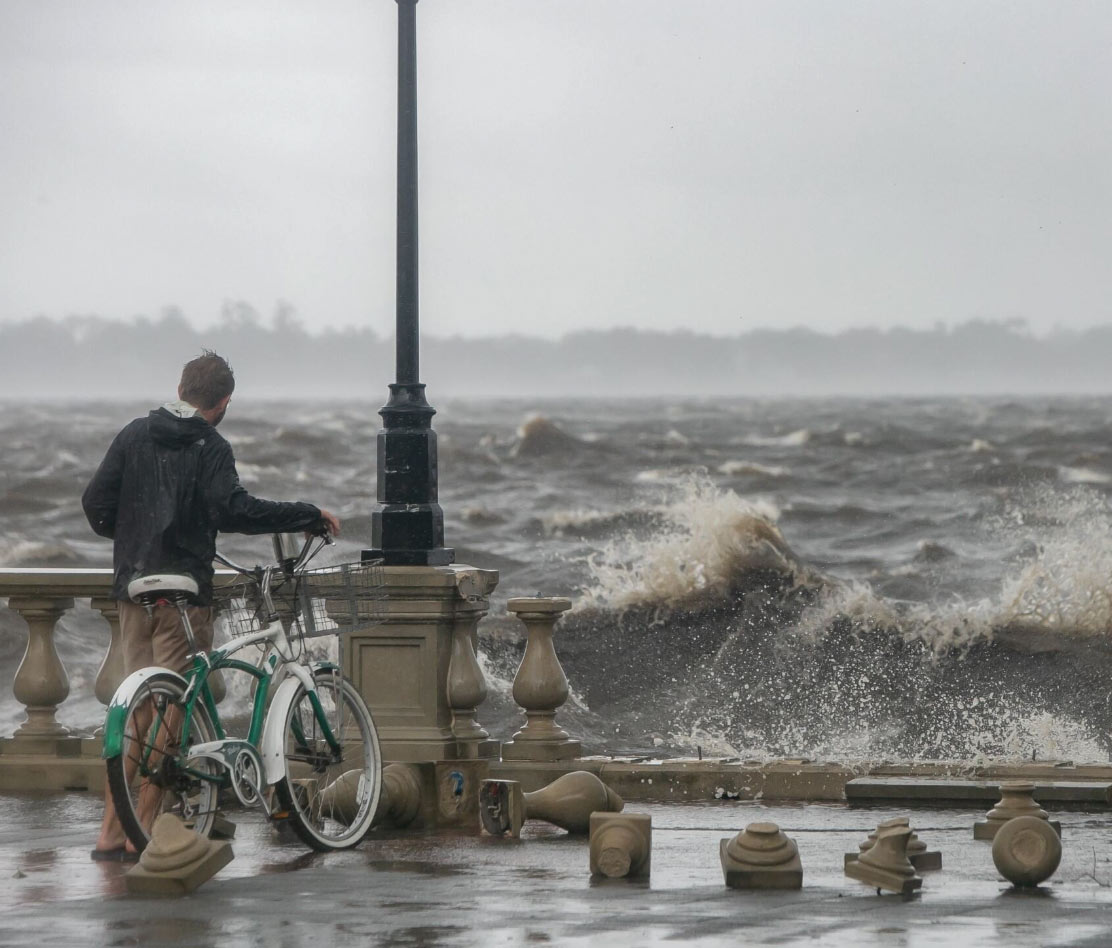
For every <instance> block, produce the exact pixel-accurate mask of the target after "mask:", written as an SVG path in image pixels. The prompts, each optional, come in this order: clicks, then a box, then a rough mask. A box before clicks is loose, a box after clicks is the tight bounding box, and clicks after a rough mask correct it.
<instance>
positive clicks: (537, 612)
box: [502, 597, 581, 760]
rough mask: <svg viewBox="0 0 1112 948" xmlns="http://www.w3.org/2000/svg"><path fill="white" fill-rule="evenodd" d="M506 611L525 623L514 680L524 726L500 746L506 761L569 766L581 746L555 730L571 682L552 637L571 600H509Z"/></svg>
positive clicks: (578, 753)
mask: <svg viewBox="0 0 1112 948" xmlns="http://www.w3.org/2000/svg"><path fill="white" fill-rule="evenodd" d="M506 608H507V609H508V610H509V611H510V612H512V613H514V614H516V615H517V617H518V618H519V619H520V620H521V621H522V622H524V623H525V630H526V635H527V637H528V638H527V641H526V644H525V655H524V656H523V657H522V659H521V665H520V666H519V667H518V669H517V675H516V676H514V687H513V696H514V701H516V702H517V704H518V705H519V706H520V707H521V708H523V709H524V711H525V726H524V727H523V728H521V730H519V731H518V732H517V733H516V734H514V736H513V740H512V741H510V742H509V743H506V744H503V745H502V757H503V759H505V760H567V759H569V758H574V757H578V756H579V755H580V753H581V747H580V744H579V742H578V741H573V740H571V739H570V738H569V737H568V733H567V731H565V730H564V729H563V728H561V727H559V726H558V725H557V724H556V710H557V709H558V708H559V707H560V706H561V705H562V704H563V703H564V702H565V701H567V700H568V679H567V676H566V675H565V674H564V669H563V668H562V667H561V666H560V660H559V659H558V658H557V657H556V648H555V646H554V645H553V642H552V635H553V632H554V630H555V626H556V622H557V620H558V619H559V618H560V614H561V613H562V612H565V611H567V610H568V609H570V608H571V600H570V599H564V598H560V597H554V598H538V599H511V600H510V601H509V602H508V603H507V604H506Z"/></svg>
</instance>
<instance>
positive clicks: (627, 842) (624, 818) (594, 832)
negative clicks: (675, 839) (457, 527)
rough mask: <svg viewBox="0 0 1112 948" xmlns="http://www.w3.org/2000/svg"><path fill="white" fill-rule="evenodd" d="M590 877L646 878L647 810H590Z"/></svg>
mask: <svg viewBox="0 0 1112 948" xmlns="http://www.w3.org/2000/svg"><path fill="white" fill-rule="evenodd" d="M590 830H591V841H590V844H589V849H590V868H591V875H592V876H605V877H606V878H608V879H647V878H648V877H649V873H650V872H651V869H652V848H653V821H652V817H651V816H649V815H648V814H647V813H592V814H591V824H590Z"/></svg>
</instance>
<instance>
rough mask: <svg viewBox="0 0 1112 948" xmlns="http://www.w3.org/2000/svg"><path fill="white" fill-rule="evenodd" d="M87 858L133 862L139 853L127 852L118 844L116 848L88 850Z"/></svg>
mask: <svg viewBox="0 0 1112 948" xmlns="http://www.w3.org/2000/svg"><path fill="white" fill-rule="evenodd" d="M89 858H90V859H92V860H93V862H135V861H136V860H137V859H138V858H139V854H138V853H132V852H128V851H127V849H125V848H124V847H123V846H120V847H119V848H118V849H93V850H90V852H89Z"/></svg>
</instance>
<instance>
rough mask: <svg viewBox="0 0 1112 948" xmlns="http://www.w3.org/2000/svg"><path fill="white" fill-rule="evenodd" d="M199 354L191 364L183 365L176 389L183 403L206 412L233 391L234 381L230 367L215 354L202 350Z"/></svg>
mask: <svg viewBox="0 0 1112 948" xmlns="http://www.w3.org/2000/svg"><path fill="white" fill-rule="evenodd" d="M201 353H202V354H201V355H199V356H197V358H196V359H194V360H193V361H192V362H187V363H185V368H183V369H182V370H181V384H180V385H179V386H178V389H179V397H180V398H181V399H182V400H183V401H187V402H189V404H190V405H192V406H193V407H194V408H199V409H201V411H208V410H209V409H210V408H215V407H216V406H217V405H218V404H219V403H220V400H221V399H223V398H224V397H226V396H228V395H231V394H232V392H234V391H235V387H236V380H235V376H234V375H233V374H232V367H231V366H230V365H228V363H227V362H225V361H224V359H222V358H221V357H220V356H218V355H217V354H216V353H215V352H211V351H209V350H208V349H202V350H201Z"/></svg>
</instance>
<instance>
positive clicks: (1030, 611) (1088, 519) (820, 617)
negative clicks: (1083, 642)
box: [796, 488, 1112, 652]
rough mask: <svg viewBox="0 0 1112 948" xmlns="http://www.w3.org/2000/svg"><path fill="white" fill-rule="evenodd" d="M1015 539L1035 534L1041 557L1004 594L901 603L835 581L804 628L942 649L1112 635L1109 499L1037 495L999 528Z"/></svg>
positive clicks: (1077, 493)
mask: <svg viewBox="0 0 1112 948" xmlns="http://www.w3.org/2000/svg"><path fill="white" fill-rule="evenodd" d="M993 528H994V529H995V530H996V531H999V532H1001V533H1004V534H1006V535H1007V536H1008V537H1009V538H1011V539H1012V540H1013V541H1015V540H1018V539H1019V538H1021V537H1025V536H1027V535H1028V533H1031V534H1033V536H1032V537H1031V539H1032V540H1033V541H1034V542H1035V551H1036V552H1035V557H1034V559H1033V560H1032V561H1031V562H1029V563H1027V564H1025V565H1022V566H1021V567H1019V568H1018V570H1017V571H1016V572H1014V573H1012V574H1011V575H1009V576H1007V577H1006V578H1005V580H1004V581H1003V583H1002V585H1001V587H1000V589H999V590H998V591H997V592H996V593H995V594H992V595H986V596H985V597H983V598H980V599H976V600H972V601H971V600H966V599H962V598H960V597H956V596H955V597H954V598H953V599H952V600H951V601H950V602H949V603H947V604H945V605H941V606H940V605H937V604H930V605H928V604H914V605H907V604H900V605H897V604H896V603H893V602H891V601H890V600H887V599H885V598H884V597H882V596H879V595H878V594H877V593H875V592H874V591H873V589H872V588H871V587H870V586H868V585H867V584H864V583H859V582H836V581H834V582H830V583H828V584H827V585H825V586H824V587H823V588H822V589H821V590H820V591H819V595H818V598H817V601H816V603H815V605H813V606H812V607H810V608H809V609H808V610H806V612H805V613H804V614H803V617H802V619H801V621H800V623H799V625H798V627H797V629H796V632H797V633H798V634H801V635H803V636H805V637H819V636H821V635H822V634H823V633H824V631H825V630H826V629H828V628H829V626H830V624H831V623H832V622H833V621H834V620H835V619H836V618H839V617H844V618H847V619H849V620H850V621H851V622H853V623H854V624H855V625H856V626H857V627H859V628H861V629H871V630H878V629H893V630H898V631H899V632H900V633H902V634H903V635H904V636H905V637H908V638H919V639H922V640H923V641H925V642H927V643H929V644H930V645H931V647H932V648H934V649H935V650H937V651H939V652H942V651H947V650H950V649H954V648H957V649H961V648H965V647H968V646H969V645H971V644H972V643H974V642H976V641H978V640H981V639H986V638H991V637H992V636H993V634H994V633H995V631H997V630H1000V629H1005V628H1013V629H1025V630H1028V631H1037V632H1043V633H1056V634H1063V635H1069V636H1074V637H1076V636H1081V637H1086V636H1097V635H1101V636H1107V635H1109V634H1112V512H1110V510H1109V508H1108V505H1107V503H1106V502H1105V500H1104V498H1102V497H1100V496H1099V495H1097V494H1095V493H1093V492H1091V491H1086V490H1083V489H1078V490H1074V491H1070V492H1068V493H1061V492H1055V491H1053V490H1051V489H1048V488H1042V489H1039V490H1035V491H1030V492H1028V493H1026V494H1024V495H1023V496H1022V498H1021V500H1020V506H1018V507H1016V508H1013V509H1009V510H1006V511H1005V512H1004V514H1003V515H1002V516H1001V517H1000V518H998V520H996V521H995V523H994V524H993Z"/></svg>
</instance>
